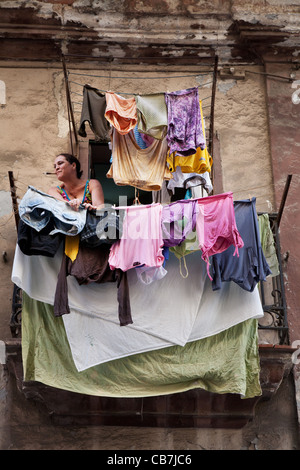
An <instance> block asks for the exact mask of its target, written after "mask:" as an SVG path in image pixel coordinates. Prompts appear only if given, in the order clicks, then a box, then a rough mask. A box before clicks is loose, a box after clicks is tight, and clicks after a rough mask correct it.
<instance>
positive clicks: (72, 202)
mask: <svg viewBox="0 0 300 470" xmlns="http://www.w3.org/2000/svg"><path fill="white" fill-rule="evenodd" d="M68 204H69V206H71V208H72V209H74V211H78V209H79V206H80V204H81V201H80V199H71V200H70V201H68Z"/></svg>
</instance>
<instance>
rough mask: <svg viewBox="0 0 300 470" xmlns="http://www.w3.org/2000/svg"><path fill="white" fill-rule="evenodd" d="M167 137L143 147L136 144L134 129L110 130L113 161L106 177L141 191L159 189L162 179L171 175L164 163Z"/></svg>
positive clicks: (118, 183)
mask: <svg viewBox="0 0 300 470" xmlns="http://www.w3.org/2000/svg"><path fill="white" fill-rule="evenodd" d="M166 154H167V142H166V140H154V141H153V143H152V144H151V145H150V146H149V147H147V148H146V149H141V148H140V147H139V146H138V144H137V143H136V140H135V137H134V133H133V131H130V132H128V133H127V134H125V135H121V134H120V133H119V132H118V131H117V130H116V129H113V131H112V164H111V166H110V169H109V170H108V172H107V174H106V176H107V178H113V179H114V182H115V183H116V184H117V185H119V186H134V187H136V188H138V189H142V190H144V191H158V190H160V189H161V187H162V183H163V181H164V179H166V180H169V179H170V178H172V175H171V172H170V171H169V169H168V167H167V164H166Z"/></svg>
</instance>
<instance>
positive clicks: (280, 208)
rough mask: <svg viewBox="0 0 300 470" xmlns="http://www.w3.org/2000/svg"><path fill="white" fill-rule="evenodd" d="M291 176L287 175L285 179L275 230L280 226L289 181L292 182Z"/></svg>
mask: <svg viewBox="0 0 300 470" xmlns="http://www.w3.org/2000/svg"><path fill="white" fill-rule="evenodd" d="M292 176H293V175H288V176H287V179H286V182H285V187H284V190H283V195H282V198H281V202H280V207H279V211H278V214H277V219H276V223H277V229H278V228H279V225H280V221H281V217H282V213H283V209H284V206H285V201H286V198H287V195H288V192H289V188H290V184H291V180H292Z"/></svg>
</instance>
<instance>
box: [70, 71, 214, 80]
mask: <svg viewBox="0 0 300 470" xmlns="http://www.w3.org/2000/svg"><path fill="white" fill-rule="evenodd" d="M212 73H213V72H209V73H206V72H205V73H196V74H193V75H174V76H173V77H169V76H160V77H119V76H116V77H111V76H110V75H92V74H88V73H79V72H68V74H69V75H81V76H83V77H95V78H108V79H109V80H112V79H114V80H115V79H118V80H119V79H125V80H127V79H130V80H163V79H165V78H188V77H199V76H206V75H211V74H212Z"/></svg>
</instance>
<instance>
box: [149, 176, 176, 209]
mask: <svg viewBox="0 0 300 470" xmlns="http://www.w3.org/2000/svg"><path fill="white" fill-rule="evenodd" d="M167 183H168V181H167V180H164V181H163V182H162V186H161V189H160V190H159V191H152V202H160V204H170V202H171V197H172V192H171V191H169V189H168V188H167Z"/></svg>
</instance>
